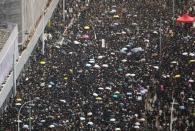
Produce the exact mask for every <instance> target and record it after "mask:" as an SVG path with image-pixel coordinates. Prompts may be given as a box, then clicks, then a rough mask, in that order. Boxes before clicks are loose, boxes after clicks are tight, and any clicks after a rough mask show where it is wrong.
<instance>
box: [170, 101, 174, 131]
mask: <svg viewBox="0 0 195 131" xmlns="http://www.w3.org/2000/svg"><path fill="white" fill-rule="evenodd" d="M174 104H175V99H174V98H173V103H172V106H171V122H170V131H173V106H174Z"/></svg>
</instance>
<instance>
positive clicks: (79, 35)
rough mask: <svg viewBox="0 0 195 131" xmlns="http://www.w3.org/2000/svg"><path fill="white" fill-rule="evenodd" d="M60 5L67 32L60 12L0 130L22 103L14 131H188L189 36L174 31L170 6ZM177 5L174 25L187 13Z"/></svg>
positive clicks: (159, 0)
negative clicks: (177, 18) (18, 123)
mask: <svg viewBox="0 0 195 131" xmlns="http://www.w3.org/2000/svg"><path fill="white" fill-rule="evenodd" d="M184 2H185V1H184ZM66 4H67V5H66V8H71V9H70V10H67V11H66V21H69V22H70V21H71V19H72V18H74V22H73V24H72V26H70V28H67V27H69V26H68V22H65V23H64V22H63V20H62V12H61V8H62V6H61V5H59V7H58V8H57V9H56V11H55V13H54V15H53V18H52V20H51V25H50V26H48V27H47V28H46V33H47V34H49V35H48V36H49V37H48V39H47V40H46V41H45V42H46V47H45V54H44V55H43V54H42V52H41V44H39V43H38V44H39V45H38V46H37V47H36V49H35V50H34V52H33V54H32V56H31V58H30V59H29V62H28V64H27V69H26V70H25V72H24V73H22V75H21V78H20V79H19V80H18V85H17V95H16V98H15V99H14V102H13V103H10V105H9V107H8V108H7V110H6V111H5V113H4V114H2V115H1V118H0V130H3V131H6V130H8V131H9V130H17V122H18V120H17V116H18V111H19V109H20V107H21V105H22V104H24V103H25V102H27V101H29V100H33V102H30V104H26V106H24V107H23V108H22V110H21V114H20V128H21V130H29V128H32V130H34V131H40V130H45V131H47V130H53V131H63V130H81V131H85V130H92V131H101V130H105V131H120V130H121V131H169V130H170V127H171V125H172V129H173V131H194V130H195V123H194V122H195V104H194V99H195V89H194V87H195V84H194V80H195V58H194V57H195V49H194V47H195V46H194V45H195V41H194V40H195V39H194V37H193V34H194V29H193V28H192V25H190V24H178V23H176V22H174V25H173V18H172V5H171V2H170V1H169V0H89V3H88V2H87V1H82V0H80V1H76V0H69V1H67V3H66ZM184 5H185V7H184V8H183V9H181V10H180V8H179V7H180V6H182V5H181V3H176V9H178V10H176V12H175V14H176V17H177V16H179V15H181V14H179V13H185V12H187V9H188V8H187V7H188V4H187V3H186V4H184ZM189 13H191V14H193V12H192V11H191V12H189ZM64 25H65V26H64ZM64 30H66V31H64ZM160 36H161V37H160ZM29 114H30V116H29ZM29 123H31V124H29Z"/></svg>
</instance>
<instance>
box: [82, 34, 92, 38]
mask: <svg viewBox="0 0 195 131" xmlns="http://www.w3.org/2000/svg"><path fill="white" fill-rule="evenodd" d="M81 38H82V39H90V37H89V35H87V34H84V35H82V37H81Z"/></svg>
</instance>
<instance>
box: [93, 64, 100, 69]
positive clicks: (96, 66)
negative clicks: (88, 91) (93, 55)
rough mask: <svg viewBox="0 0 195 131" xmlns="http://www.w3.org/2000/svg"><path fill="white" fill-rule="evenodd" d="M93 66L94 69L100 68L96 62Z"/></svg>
mask: <svg viewBox="0 0 195 131" xmlns="http://www.w3.org/2000/svg"><path fill="white" fill-rule="evenodd" d="M93 67H94V68H96V69H100V68H101V67H100V66H99V65H98V64H95V65H94V66H93Z"/></svg>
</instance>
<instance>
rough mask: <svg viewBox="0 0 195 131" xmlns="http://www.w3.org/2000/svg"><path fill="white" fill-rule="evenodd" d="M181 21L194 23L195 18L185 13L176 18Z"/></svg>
mask: <svg viewBox="0 0 195 131" xmlns="http://www.w3.org/2000/svg"><path fill="white" fill-rule="evenodd" d="M176 21H177V22H179V23H193V22H194V21H195V19H194V18H193V17H191V16H189V15H188V14H184V15H182V16H180V17H179V18H177V20H176Z"/></svg>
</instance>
